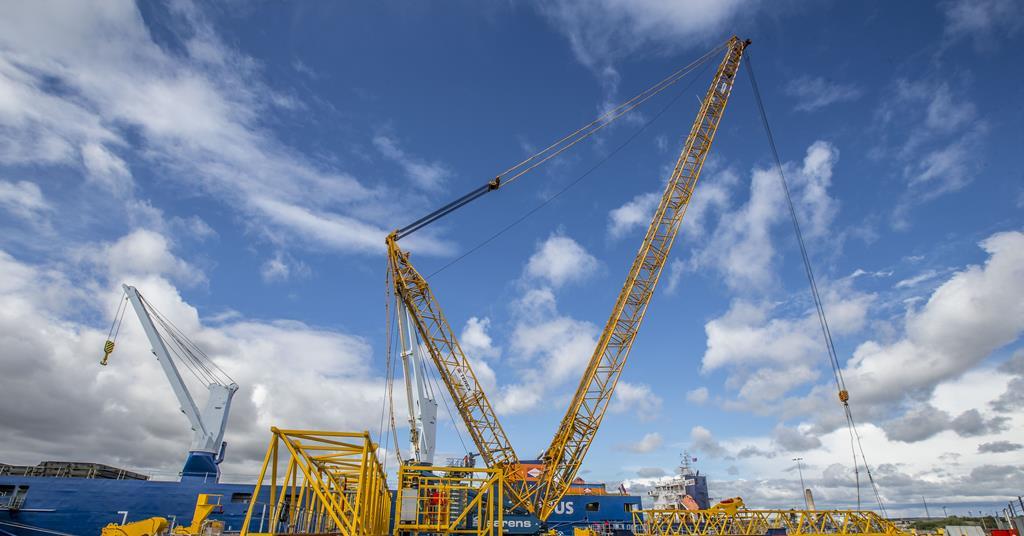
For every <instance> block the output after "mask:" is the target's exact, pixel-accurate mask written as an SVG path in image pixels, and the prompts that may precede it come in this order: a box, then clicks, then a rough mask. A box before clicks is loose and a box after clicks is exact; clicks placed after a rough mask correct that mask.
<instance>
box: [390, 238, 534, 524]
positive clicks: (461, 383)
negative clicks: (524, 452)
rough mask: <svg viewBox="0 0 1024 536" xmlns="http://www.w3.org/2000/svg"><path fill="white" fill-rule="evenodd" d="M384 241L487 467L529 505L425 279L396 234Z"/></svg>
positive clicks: (512, 457) (505, 442) (504, 440)
mask: <svg viewBox="0 0 1024 536" xmlns="http://www.w3.org/2000/svg"><path fill="white" fill-rule="evenodd" d="M386 243H387V248H388V265H389V272H390V276H391V278H392V283H393V285H394V289H395V295H396V298H397V299H398V300H400V301H401V302H402V304H403V305H404V309H405V310H406V311H407V312H408V313H409V316H410V317H411V318H412V321H413V324H415V326H416V330H417V331H418V332H419V334H420V339H422V340H423V342H424V345H425V346H426V347H427V351H428V353H429V354H430V358H431V361H433V362H434V366H436V367H437V370H438V373H439V375H440V376H441V379H442V381H443V382H444V384H445V387H446V388H447V389H448V393H449V394H450V395H451V397H452V402H454V404H455V407H456V409H457V411H458V412H459V416H460V417H461V418H462V422H463V423H464V424H465V425H466V429H467V431H469V435H470V436H472V438H473V443H474V444H475V445H476V447H477V449H478V450H479V451H480V456H481V457H482V458H483V459H484V462H485V463H486V464H487V465H488V466H489V467H494V468H500V469H501V470H502V472H503V473H504V476H505V482H507V483H508V484H507V488H508V491H509V493H510V495H511V496H512V498H513V501H514V502H516V503H517V504H519V505H522V506H523V507H525V508H526V509H527V510H531V508H532V504H531V501H530V495H529V490H528V489H527V487H526V483H525V481H524V480H523V479H522V477H521V476H520V475H519V457H518V456H516V452H515V450H513V448H512V443H511V442H510V441H509V439H508V436H507V435H506V434H505V430H504V429H503V428H502V427H501V423H500V422H498V415H497V413H495V411H494V407H493V406H491V402H490V401H489V400H488V399H487V395H486V394H485V393H484V390H483V387H482V386H481V385H480V381H479V380H477V377H476V374H474V373H473V368H472V366H471V364H470V362H469V358H467V357H466V354H465V352H463V351H462V346H460V345H459V341H458V339H456V337H455V332H454V331H453V330H452V327H451V325H449V324H448V319H447V318H445V316H444V313H443V312H442V311H441V305H440V304H439V303H438V302H437V298H436V297H435V296H434V293H433V291H432V290H431V289H430V285H429V284H428V283H427V281H426V279H424V278H423V276H422V275H420V273H419V272H418V271H417V270H416V268H415V267H414V266H413V265H412V264H411V263H410V262H409V253H408V252H405V251H402V249H401V248H399V247H398V243H397V235H396V234H395V233H392V234H390V235H388V237H387V239H386ZM401 308H402V307H400V309H401ZM531 511H532V510H531Z"/></svg>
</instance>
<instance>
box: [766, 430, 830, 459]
mask: <svg viewBox="0 0 1024 536" xmlns="http://www.w3.org/2000/svg"><path fill="white" fill-rule="evenodd" d="M772 439H773V441H774V442H775V444H776V445H778V446H779V448H781V449H782V450H783V451H787V452H802V451H805V450H810V449H815V448H818V447H820V446H821V440H820V439H818V438H817V437H815V436H813V435H811V434H810V433H809V430H807V429H806V428H803V429H802V428H800V427H796V428H793V427H788V426H783V425H781V424H780V425H778V426H776V427H775V430H774V432H772Z"/></svg>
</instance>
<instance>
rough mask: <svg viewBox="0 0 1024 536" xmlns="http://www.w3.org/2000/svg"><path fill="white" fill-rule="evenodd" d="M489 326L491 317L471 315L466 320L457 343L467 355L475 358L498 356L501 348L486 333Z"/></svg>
mask: <svg viewBox="0 0 1024 536" xmlns="http://www.w3.org/2000/svg"><path fill="white" fill-rule="evenodd" d="M490 327H491V319H490V318H487V317H484V318H478V317H475V316H472V317H470V318H469V320H467V321H466V325H465V326H464V327H463V328H462V333H461V334H460V335H459V344H461V345H462V349H463V350H465V352H466V354H467V355H470V356H473V357H475V358H477V359H483V358H494V357H498V355H499V354H500V353H501V349H500V348H498V347H496V346H495V345H494V340H493V339H492V338H491V336H490V334H488V330H489V329H490Z"/></svg>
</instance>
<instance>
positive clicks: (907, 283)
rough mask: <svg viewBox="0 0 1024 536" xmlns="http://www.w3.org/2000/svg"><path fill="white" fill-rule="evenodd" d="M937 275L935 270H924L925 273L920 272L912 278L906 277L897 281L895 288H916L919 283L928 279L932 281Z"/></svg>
mask: <svg viewBox="0 0 1024 536" xmlns="http://www.w3.org/2000/svg"><path fill="white" fill-rule="evenodd" d="M938 275H939V272H938V271H936V270H925V271H923V272H921V273H919V274H917V275H915V276H913V277H908V278H906V279H901V280H899V281H898V282H897V283H896V288H910V287H914V286H917V285H918V284H920V283H923V282H925V281H928V280H929V279H933V278H935V277H938Z"/></svg>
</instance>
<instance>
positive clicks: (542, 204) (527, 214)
mask: <svg viewBox="0 0 1024 536" xmlns="http://www.w3.org/2000/svg"><path fill="white" fill-rule="evenodd" d="M708 65H709V64H705V66H704V69H703V70H702V71H701V72H700V74H704V73H705V72H707V68H708ZM699 78H700V76H699V75H698V76H697V77H694V78H693V79H692V80H690V83H688V84H686V85H685V86H683V88H682V89H680V90H679V92H678V93H676V94H675V96H673V97H672V100H670V101H669V102H668V104H666V105H665V106H664V107H663V108H662V109H661V110H659V111H658V113H656V114H654V116H653V117H651V118H650V119H649V120H647V121H646V122H645V123H644V124H643V125H641V126H640V128H639V129H637V130H636V131H634V132H633V133H632V134H630V136H629V137H628V138H626V140H625V141H624V142H622V143H621V144H619V145H618V146H617V147H615V149H612V150H611V152H609V153H608V154H606V155H604V156H603V157H602V158H601V159H600V160H598V161H597V162H596V163H595V164H594V165H592V166H591V167H590V168H588V169H587V170H586V171H584V172H583V174H581V175H580V176H579V177H576V179H574V180H573V181H572V182H570V183H568V184H566V185H565V186H564V187H563V188H561V189H560V190H558V191H557V192H555V193H554V194H553V195H551V196H550V197H548V198H547V199H545V200H544V201H541V202H540V204H538V205H536V206H534V207H533V208H532V209H530V210H528V211H526V212H525V213H523V214H522V215H521V216H519V217H518V218H516V219H515V220H512V221H511V222H510V223H509V224H507V225H505V226H504V227H502V228H501V229H499V230H498V232H496V233H494V234H492V235H491V236H489V237H488V238H486V239H485V240H483V241H482V242H479V243H478V244H476V245H475V246H473V247H472V248H470V249H469V250H467V251H466V252H465V253H463V254H462V255H459V256H458V257H456V258H454V259H452V260H451V261H449V262H448V263H447V264H445V265H444V266H441V267H440V268H438V269H437V270H434V271H433V272H431V273H430V275H428V276H427V277H426V279H430V278H431V277H434V276H435V275H437V274H439V273H441V272H443V271H445V270H447V269H448V268H450V267H451V266H452V265H454V264H456V263H458V262H459V261H461V260H463V259H465V258H466V257H468V256H470V255H472V254H473V253H476V252H477V251H478V250H480V249H481V248H483V247H484V246H486V245H487V244H489V243H491V242H492V241H494V239H496V238H498V237H499V236H501V235H503V234H505V233H506V232H507V231H509V230H510V229H512V228H513V227H515V226H517V225H519V224H520V223H522V222H523V221H525V220H526V219H527V218H529V217H530V216H533V215H534V214H535V213H537V212H538V211H540V210H541V209H542V208H544V207H546V206H547V205H548V204H550V203H551V202H552V201H554V200H555V199H557V198H558V197H559V196H561V195H562V194H564V193H565V192H567V191H569V190H570V189H571V188H572V187H574V186H576V185H577V184H579V183H580V182H582V181H583V180H584V179H586V178H587V177H589V176H590V174H591V173H593V172H594V171H597V169H598V168H600V167H601V166H603V165H604V164H605V163H606V162H608V161H609V160H611V159H612V157H614V156H615V155H616V154H618V153H619V151H621V150H622V149H625V148H626V146H627V145H629V144H630V143H632V142H633V140H635V139H636V138H637V137H638V136H639V135H640V134H642V133H643V132H644V131H645V130H647V127H649V126H651V125H652V124H654V122H655V121H657V120H658V118H660V117H661V116H662V115H664V114H665V112H667V111H668V109H669V108H671V107H672V106H673V105H674V104H675V103H676V102H677V101H678V100H679V98H680V97H682V96H683V94H685V93H686V91H687V90H689V89H690V88H691V87H692V86H693V84H694V83H695V82H696V81H697V80H698V79H699Z"/></svg>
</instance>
